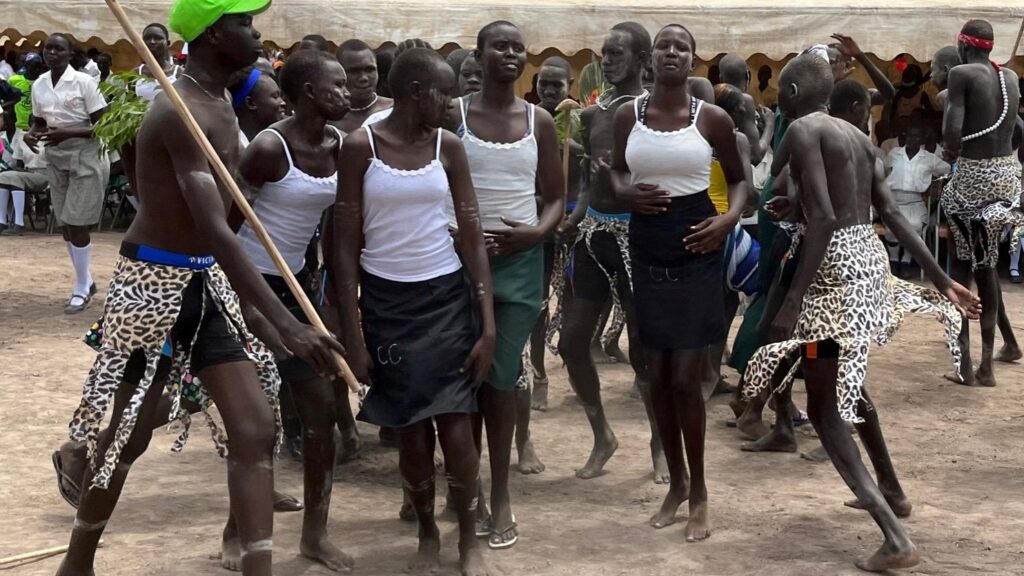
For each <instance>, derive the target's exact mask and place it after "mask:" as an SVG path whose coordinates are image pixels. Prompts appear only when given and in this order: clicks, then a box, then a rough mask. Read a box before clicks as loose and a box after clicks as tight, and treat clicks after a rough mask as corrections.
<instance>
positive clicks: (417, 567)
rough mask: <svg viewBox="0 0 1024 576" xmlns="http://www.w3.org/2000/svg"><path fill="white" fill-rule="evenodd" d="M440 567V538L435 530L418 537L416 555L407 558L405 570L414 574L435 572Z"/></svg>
mask: <svg viewBox="0 0 1024 576" xmlns="http://www.w3.org/2000/svg"><path fill="white" fill-rule="evenodd" d="M440 569H441V539H440V538H439V537H438V535H437V533H436V531H435V533H434V534H433V535H430V536H421V537H420V546H419V549H418V550H416V555H415V556H413V557H412V558H411V559H410V560H409V565H408V567H406V572H410V573H415V574H436V573H437V571H438V570H440Z"/></svg>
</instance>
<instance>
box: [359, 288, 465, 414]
mask: <svg viewBox="0 0 1024 576" xmlns="http://www.w3.org/2000/svg"><path fill="white" fill-rule="evenodd" d="M360 308H361V310H362V324H363V336H364V338H365V339H366V349H367V350H368V351H369V353H370V356H371V357H372V358H373V364H374V371H373V374H372V379H373V384H372V386H371V387H370V391H369V393H368V394H367V395H366V399H365V400H364V401H363V406H362V410H360V412H359V416H358V419H359V420H362V421H364V422H370V423H371V424H376V425H378V426H385V427H388V428H401V427H403V426H408V425H410V424H414V423H416V422H419V421H420V420H423V419H424V418H431V417H433V416H437V415H439V414H451V413H472V412H476V409H477V407H476V397H475V394H474V389H473V381H472V375H471V374H470V373H469V371H466V372H465V373H463V372H462V366H463V364H465V362H466V358H468V357H469V353H470V351H471V350H472V349H473V345H474V344H476V339H477V334H478V330H477V327H476V321H475V315H474V308H473V300H472V297H471V295H470V292H469V283H468V282H467V281H466V278H465V276H464V274H463V271H462V270H459V271H456V272H452V273H451V274H446V275H444V276H440V277H438V278H433V279H431V280H424V281H422V282H394V281H391V280H385V279H384V278H380V277H378V276H374V275H372V274H369V273H367V272H366V271H363V274H362V294H361V297H360Z"/></svg>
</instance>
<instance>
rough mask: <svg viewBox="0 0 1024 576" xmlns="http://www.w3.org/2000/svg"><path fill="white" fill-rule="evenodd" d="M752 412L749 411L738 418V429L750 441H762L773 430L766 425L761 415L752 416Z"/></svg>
mask: <svg viewBox="0 0 1024 576" xmlns="http://www.w3.org/2000/svg"><path fill="white" fill-rule="evenodd" d="M751 412H752V411H750V410H747V411H745V412H743V414H740V416H739V417H738V418H736V429H737V430H739V431H740V433H741V434H743V435H744V436H746V437H747V438H749V439H750V440H760V439H761V438H764V437H765V436H767V435H768V434H769V433H770V432H771V429H769V428H768V425H767V424H765V423H764V419H762V418H761V415H760V414H752V413H751Z"/></svg>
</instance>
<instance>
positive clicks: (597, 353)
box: [590, 343, 615, 364]
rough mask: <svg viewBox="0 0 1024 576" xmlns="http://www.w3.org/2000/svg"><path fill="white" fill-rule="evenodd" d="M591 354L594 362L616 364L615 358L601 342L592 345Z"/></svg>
mask: <svg viewBox="0 0 1024 576" xmlns="http://www.w3.org/2000/svg"><path fill="white" fill-rule="evenodd" d="M590 356H591V358H593V359H594V364H614V363H615V359H614V358H612V357H611V356H609V355H608V354H607V353H606V352H605V351H604V350H603V349H602V348H601V344H600V343H597V344H591V345H590Z"/></svg>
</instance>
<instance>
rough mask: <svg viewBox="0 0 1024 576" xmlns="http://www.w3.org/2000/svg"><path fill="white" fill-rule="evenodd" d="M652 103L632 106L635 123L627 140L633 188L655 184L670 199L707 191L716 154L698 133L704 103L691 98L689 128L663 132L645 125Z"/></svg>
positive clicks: (639, 99)
mask: <svg viewBox="0 0 1024 576" xmlns="http://www.w3.org/2000/svg"><path fill="white" fill-rule="evenodd" d="M641 100H642V102H641ZM649 101H650V96H649V95H648V96H646V97H643V98H637V99H636V100H635V101H634V102H633V111H634V112H635V113H636V123H635V124H634V125H633V129H632V130H631V131H630V133H629V139H628V140H626V165H627V166H628V167H629V174H630V176H629V182H630V184H656V185H657V186H658V188H660V189H661V190H664V191H666V192H668V195H669V196H689V195H691V194H698V193H700V192H703V191H705V190H707V189H708V186H709V185H710V184H711V160H712V156H713V152H714V150H713V149H712V148H711V144H708V141H707V140H705V139H704V136H702V135H701V133H700V130H698V129H697V117H698V116H699V115H700V110H701V107H702V106H703V102H702V101H701V100H700V99H697V98H694V97H692V96H691V97H690V125H689V126H686V127H685V128H681V129H679V130H673V131H671V132H660V131H658V130H654V129H651V128H648V127H647V125H646V124H645V123H644V122H645V120H646V119H647V113H646V112H647V103H648V102H649Z"/></svg>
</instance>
